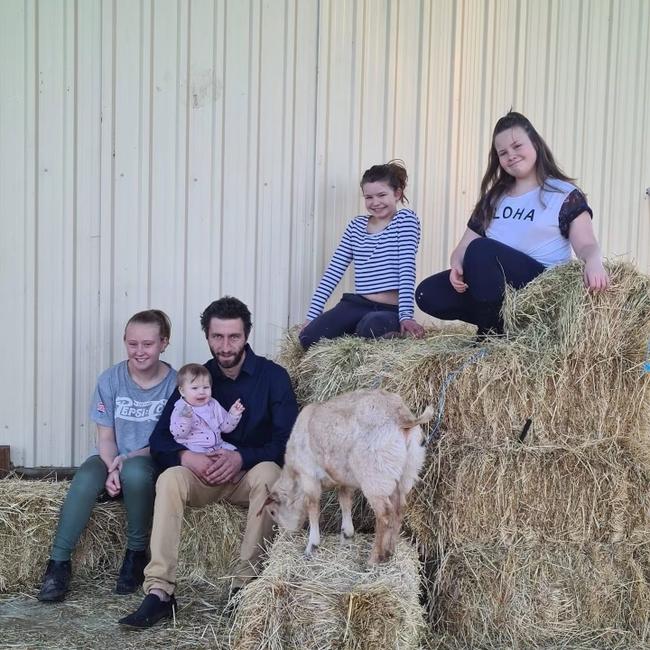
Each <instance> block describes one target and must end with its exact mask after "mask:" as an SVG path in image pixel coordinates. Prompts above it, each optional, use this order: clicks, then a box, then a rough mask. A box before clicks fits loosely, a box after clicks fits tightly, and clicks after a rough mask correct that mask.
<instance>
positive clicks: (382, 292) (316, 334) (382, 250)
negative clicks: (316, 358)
mask: <svg viewBox="0 0 650 650" xmlns="http://www.w3.org/2000/svg"><path fill="white" fill-rule="evenodd" d="M407 178H408V176H407V173H406V169H405V168H404V166H403V165H402V164H401V163H400V162H399V161H394V160H393V161H390V162H388V163H386V164H385V165H374V166H373V167H371V168H370V169H368V170H366V171H365V173H364V174H363V177H362V178H361V191H362V192H363V197H364V199H365V203H366V209H367V210H368V214H367V215H363V216H359V217H355V218H354V219H352V221H350V223H349V224H348V227H347V228H346V229H345V232H344V233H343V237H342V238H341V242H340V243H339V245H338V247H337V248H336V250H335V251H334V255H332V259H331V260H330V263H329V264H328V266H327V269H326V270H325V274H324V275H323V277H322V279H321V281H320V283H319V285H318V287H317V289H316V291H315V293H314V296H313V298H312V300H311V305H310V307H309V312H308V313H307V320H306V322H305V323H304V325H303V327H302V330H301V332H300V342H301V344H302V346H303V347H304V348H305V349H307V348H308V347H309V346H310V345H313V344H314V343H316V342H317V341H319V340H320V339H322V338H326V339H332V338H336V337H338V336H342V335H343V334H354V335H357V336H362V337H364V338H379V337H383V336H390V335H392V334H396V333H402V334H410V335H412V336H416V337H420V336H422V334H423V333H424V329H423V328H422V326H421V325H419V324H418V323H417V322H416V321H415V320H414V318H413V309H414V299H413V293H414V287H415V256H416V254H417V250H418V244H419V243H420V222H419V220H418V217H417V215H416V214H415V212H413V211H412V210H409V209H408V208H404V207H403V208H401V209H399V210H398V208H397V204H398V203H408V200H407V199H406V197H405V196H404V189H405V188H406V182H407ZM351 262H354V271H355V277H354V284H355V293H344V294H343V297H342V298H341V301H340V302H339V303H338V305H336V306H335V307H334V308H333V309H330V310H329V311H326V312H324V313H323V308H324V306H325V303H326V302H327V300H328V299H329V297H330V296H331V295H332V292H333V291H334V289H335V288H336V286H337V285H338V283H339V282H340V281H341V278H342V277H343V274H344V273H345V271H346V269H347V268H348V266H349V265H350V263H351Z"/></svg>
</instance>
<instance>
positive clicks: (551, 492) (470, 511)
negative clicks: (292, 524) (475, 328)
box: [281, 262, 650, 648]
mask: <svg viewBox="0 0 650 650" xmlns="http://www.w3.org/2000/svg"><path fill="white" fill-rule="evenodd" d="M608 268H609V271H610V275H611V279H612V287H611V288H610V290H608V291H607V292H604V293H602V294H598V295H592V294H589V293H587V292H586V291H585V289H584V286H583V283H582V265H581V264H580V263H578V262H574V263H571V264H567V265H565V266H563V267H560V268H557V269H553V270H550V271H548V272H547V273H544V274H542V275H541V276H540V277H539V278H537V279H536V280H535V281H533V282H532V283H530V284H529V285H528V286H527V287H525V288H524V289H522V290H520V291H516V292H515V291H510V290H509V291H508V292H507V295H506V300H505V303H504V309H503V316H504V322H505V330H506V334H505V335H504V336H503V337H488V339H487V340H485V341H482V342H481V343H480V344H476V343H475V341H474V336H473V333H471V332H469V333H468V332H467V330H465V331H463V330H451V331H450V330H448V329H445V330H432V331H430V332H429V333H428V335H427V337H426V338H424V339H423V340H420V341H414V340H408V339H407V340H388V341H384V340H380V341H364V340H360V339H356V338H342V339H337V340H334V341H323V342H320V343H319V344H317V345H315V346H313V347H312V348H310V349H309V350H308V351H307V352H306V353H305V352H303V351H302V350H301V349H300V348H299V345H298V344H297V340H296V338H295V335H294V336H293V338H291V335H290V336H289V338H288V339H287V341H286V342H285V345H284V348H283V352H282V355H281V356H282V360H285V359H288V360H289V366H290V369H291V374H292V378H293V381H294V382H295V386H296V389H297V393H298V396H299V399H300V400H302V401H303V402H310V401H322V400H325V399H328V398H330V397H332V396H334V395H336V394H339V393H341V392H344V391H347V390H352V389H356V388H368V387H382V388H385V389H387V390H392V391H395V392H397V393H399V394H400V395H401V396H402V397H403V398H404V399H405V401H406V402H407V404H408V405H409V406H410V407H411V408H412V409H413V410H414V411H416V412H417V411H421V410H422V409H423V408H424V407H425V406H426V405H427V404H430V403H433V404H434V405H437V406H438V407H439V409H440V411H441V416H442V419H441V422H440V428H439V431H441V432H444V435H443V437H442V439H441V440H439V441H438V442H437V443H435V445H432V447H431V449H430V450H429V456H428V461H427V465H426V467H425V470H424V477H423V481H422V482H421V483H420V484H419V485H418V486H417V487H416V489H415V490H414V492H413V493H412V494H411V499H410V500H409V506H408V508H407V512H406V522H407V524H408V526H409V528H410V529H411V531H412V533H413V534H414V537H415V539H416V541H417V543H418V545H419V547H420V549H421V551H423V552H424V555H425V559H426V565H425V566H426V567H427V570H426V573H427V577H428V578H429V580H430V583H429V594H430V596H431V602H432V603H435V607H434V608H433V609H432V610H431V611H430V612H429V623H430V626H431V629H432V630H433V631H435V632H436V638H437V639H438V646H439V647H447V645H449V647H452V646H454V645H457V646H458V647H485V648H503V647H516V648H538V647H540V648H541V647H557V645H558V644H560V645H562V647H573V645H574V644H575V645H576V647H578V646H579V647H617V648H618V647H628V646H629V647H635V648H636V647H642V646H643V644H648V647H650V627H649V620H650V619H649V616H650V615H649V614H648V613H647V612H649V611H650V608H648V604H650V603H649V602H648V599H649V596H648V594H649V593H650V589H649V587H648V583H647V580H648V579H649V578H650V555H649V554H648V551H649V550H650V490H649V489H648V488H649V487H650V485H649V483H650V375H649V374H646V375H643V374H642V371H641V369H642V366H643V362H644V357H645V354H646V349H647V341H648V339H649V338H650V292H649V288H650V283H649V280H648V278H647V277H645V276H642V275H641V274H639V273H638V272H637V271H636V270H635V269H634V268H633V267H632V266H630V265H628V264H621V263H614V264H609V265H608ZM441 387H444V391H441ZM528 419H530V420H531V421H532V427H531V428H530V430H529V432H528V434H527V436H526V437H525V439H524V440H522V441H520V439H519V438H520V435H521V432H522V427H523V425H524V423H525V422H526V420H528ZM447 642H449V643H448V644H447ZM549 644H550V645H549ZM434 645H435V644H434Z"/></svg>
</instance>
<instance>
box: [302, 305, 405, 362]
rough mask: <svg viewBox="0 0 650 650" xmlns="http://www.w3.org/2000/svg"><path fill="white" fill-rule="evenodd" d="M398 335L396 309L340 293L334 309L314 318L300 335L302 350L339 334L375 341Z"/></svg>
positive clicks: (397, 313) (395, 306) (392, 306)
mask: <svg viewBox="0 0 650 650" xmlns="http://www.w3.org/2000/svg"><path fill="white" fill-rule="evenodd" d="M389 332H399V308H398V307H397V305H385V304H384V303H381V302H374V301H373V300H368V299H367V298H364V297H363V296H358V295H357V294H354V293H344V294H343V297H342V298H341V302H339V304H338V305H336V307H333V308H332V309H330V310H329V311H326V312H325V313H323V314H321V315H320V316H318V318H314V320H313V321H311V322H310V323H309V324H308V325H307V327H305V329H304V330H303V331H302V332H301V333H300V343H301V344H302V347H303V348H305V350H306V349H307V348H308V347H309V346H310V345H313V344H314V343H316V342H317V341H318V340H320V339H335V338H336V337H337V336H343V334H356V335H357V336H361V337H363V338H379V337H380V336H383V335H384V334H388V333H389Z"/></svg>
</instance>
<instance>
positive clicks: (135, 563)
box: [115, 548, 149, 594]
mask: <svg viewBox="0 0 650 650" xmlns="http://www.w3.org/2000/svg"><path fill="white" fill-rule="evenodd" d="M147 564H149V558H148V557H147V551H132V550H130V549H128V548H127V549H126V554H125V555H124V560H123V561H122V568H121V569H120V574H119V575H118V577H117V583H116V584H115V593H116V594H132V593H134V592H136V591H137V590H138V588H139V587H140V586H141V585H142V583H143V582H144V568H145V567H146V566H147Z"/></svg>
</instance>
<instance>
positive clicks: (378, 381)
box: [280, 263, 650, 466]
mask: <svg viewBox="0 0 650 650" xmlns="http://www.w3.org/2000/svg"><path fill="white" fill-rule="evenodd" d="M609 268H610V271H611V274H612V289H611V290H609V291H607V292H606V293H603V294H599V295H591V294H588V293H587V292H586V291H585V290H584V287H583V286H582V276H581V268H580V265H579V264H578V263H572V264H568V265H566V266H564V267H561V268H558V269H553V270H551V271H549V272H547V273H544V274H542V276H540V277H539V278H538V279H536V280H534V281H533V282H531V283H530V284H529V285H528V286H527V287H525V288H524V289H522V290H520V291H518V292H514V291H511V292H509V293H508V295H507V298H506V302H505V305H504V315H505V317H506V324H507V331H508V335H507V336H506V337H490V338H488V339H487V340H486V341H485V342H483V343H482V344H481V346H480V347H477V345H476V343H475V341H474V337H473V335H472V334H471V333H470V332H469V331H468V330H467V329H466V328H465V329H452V330H449V329H443V330H432V331H430V332H429V334H428V336H427V337H426V338H424V339H422V340H419V341H416V340H411V339H405V340H402V339H391V340H379V341H367V340H363V339H359V338H356V337H342V338H339V339H334V340H330V341H321V342H319V343H318V344H317V345H314V346H312V347H311V348H310V349H309V350H308V351H307V352H306V353H305V352H303V351H302V350H301V349H300V345H299V343H298V341H297V337H296V335H295V332H292V333H289V335H288V336H287V338H286V340H285V342H284V345H283V348H282V351H281V354H280V362H281V363H284V364H285V365H287V366H288V367H289V369H290V371H291V376H292V380H293V382H294V385H295V388H296V391H297V395H298V398H299V400H300V401H301V402H302V403H309V402H320V401H324V400H327V399H329V398H331V397H334V396H335V395H338V394H340V393H342V392H346V391H348V390H354V389H358V388H379V387H381V388H385V389H386V390H390V391H394V392H396V393H399V394H400V395H401V396H402V397H403V398H404V400H405V401H406V403H407V404H408V405H409V406H410V407H411V408H412V409H413V410H414V411H415V412H419V411H422V410H423V409H424V407H426V406H427V405H428V404H430V403H434V404H438V402H439V398H440V388H441V386H442V385H443V382H444V381H445V379H448V378H450V377H449V376H450V374H451V373H455V374H454V375H453V376H452V377H451V381H450V382H449V386H448V388H447V390H446V393H445V396H444V397H445V402H444V409H443V413H442V428H443V429H444V430H445V431H447V432H448V433H449V435H453V436H454V437H457V438H462V439H465V440H474V439H476V438H477V437H478V438H481V439H482V440H484V441H486V442H489V443H490V444H497V445H498V444H501V443H502V442H503V441H505V440H508V439H513V438H514V437H516V436H517V435H518V433H519V432H520V431H521V429H522V427H523V425H524V423H525V421H526V420H527V419H529V418H530V419H532V423H533V424H532V431H531V434H530V436H531V438H533V439H534V440H535V442H537V443H552V444H562V445H567V446H570V445H572V444H574V443H576V442H577V443H578V444H582V443H583V442H584V441H586V440H601V439H606V438H612V437H614V438H618V439H619V441H620V442H621V444H624V445H626V446H627V447H629V448H630V449H631V450H632V451H633V453H635V454H636V455H637V456H638V457H639V458H641V459H643V460H644V462H647V464H648V466H650V374H645V375H643V374H642V372H641V368H642V365H643V362H644V357H645V352H646V345H647V340H648V338H650V294H649V293H648V278H646V277H645V276H642V275H640V274H639V273H638V272H636V271H635V270H634V269H633V268H632V267H631V266H629V265H626V264H611V265H609ZM547 299H548V300H550V301H551V309H550V311H549V314H546V311H545V303H544V302H543V301H544V300H547ZM540 301H541V302H540ZM563 305H564V307H563ZM586 405H588V408H587V407H586Z"/></svg>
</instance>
